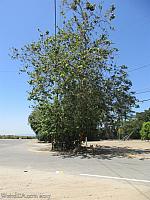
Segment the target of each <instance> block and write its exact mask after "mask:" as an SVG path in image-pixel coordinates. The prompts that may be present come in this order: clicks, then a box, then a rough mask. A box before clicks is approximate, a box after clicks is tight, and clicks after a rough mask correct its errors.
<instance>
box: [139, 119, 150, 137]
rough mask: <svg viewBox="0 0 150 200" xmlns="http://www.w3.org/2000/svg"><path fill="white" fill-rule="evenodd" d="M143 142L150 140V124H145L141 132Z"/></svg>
mask: <svg viewBox="0 0 150 200" xmlns="http://www.w3.org/2000/svg"><path fill="white" fill-rule="evenodd" d="M140 134H141V139H142V140H150V122H144V123H143V126H142V129H141V131H140Z"/></svg>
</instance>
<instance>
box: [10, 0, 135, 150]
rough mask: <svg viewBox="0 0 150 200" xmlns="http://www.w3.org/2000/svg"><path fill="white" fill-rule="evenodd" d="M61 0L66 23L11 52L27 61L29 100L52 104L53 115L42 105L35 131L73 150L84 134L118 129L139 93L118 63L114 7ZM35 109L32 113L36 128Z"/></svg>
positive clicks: (45, 104) (74, 0) (82, 1)
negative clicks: (113, 33)
mask: <svg viewBox="0 0 150 200" xmlns="http://www.w3.org/2000/svg"><path fill="white" fill-rule="evenodd" d="M62 2H63V6H64V7H63V11H62V13H61V14H62V16H63V19H64V22H63V24H64V25H63V28H62V29H60V28H59V27H58V28H57V34H56V36H53V35H52V36H50V35H49V33H48V31H47V32H46V33H45V34H43V33H40V38H39V40H38V41H37V42H33V43H31V44H29V45H25V46H24V48H22V49H21V51H19V50H18V49H15V48H14V49H13V56H12V57H13V58H14V59H20V60H21V61H22V62H23V64H24V67H23V70H22V71H24V72H26V73H27V74H28V76H29V84H30V86H31V90H30V92H29V100H32V101H33V102H35V103H36V104H37V105H38V106H39V105H42V106H43V107H47V105H48V107H50V114H49V115H47V114H45V112H46V111H44V112H43V111H41V109H43V108H40V111H38V114H37V115H40V117H39V118H38V119H40V118H42V120H41V119H40V120H39V121H40V122H39V121H38V122H37V124H39V125H37V124H36V125H35V126H36V129H37V128H38V130H35V131H38V134H39V133H40V132H41V130H42V132H44V134H46V135H47V134H48V135H51V138H53V139H52V140H53V141H54V142H55V143H57V144H58V145H59V144H60V143H63V145H64V146H63V147H65V148H66V149H71V148H74V147H75V146H77V145H80V144H81V140H82V139H81V136H82V137H85V136H88V135H91V134H92V133H93V132H95V131H97V130H98V128H103V129H104V131H105V132H106V133H109V134H110V131H111V132H114V133H115V132H116V130H117V128H118V127H119V125H120V123H122V121H123V120H124V119H126V118H127V116H128V114H129V113H130V112H131V108H132V106H133V105H134V104H135V97H134V94H133V93H132V92H130V89H131V86H132V84H131V81H129V80H128V75H127V72H126V69H127V67H126V66H124V65H123V66H117V65H116V64H115V61H114V57H115V55H116V53H117V51H118V50H117V49H116V48H115V47H113V43H112V41H111V40H110V39H109V30H112V29H113V27H112V26H111V21H112V20H113V19H114V18H115V14H114V12H115V6H114V5H112V6H111V7H110V8H109V9H108V10H104V8H103V6H102V4H92V3H91V2H90V1H88V0H69V1H68V0H63V1H62ZM66 9H67V11H68V12H67V16H69V19H68V17H67V16H66V15H65V10H66ZM46 110H47V108H46ZM34 112H37V111H36V110H35V111H33V113H32V114H33V115H32V114H31V116H30V118H29V121H30V122H31V125H32V127H34V125H33V124H34V118H36V114H35V113H34ZM48 113H49V111H48ZM49 116H50V117H49ZM35 121H36V120H35ZM51 127H53V128H52V130H51ZM39 129H40V132H39ZM45 131H46V132H45Z"/></svg>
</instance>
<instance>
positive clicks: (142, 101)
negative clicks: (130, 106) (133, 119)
mask: <svg viewBox="0 0 150 200" xmlns="http://www.w3.org/2000/svg"><path fill="white" fill-rule="evenodd" d="M146 101H150V99H144V100H140V101H138V102H139V103H144V102H146Z"/></svg>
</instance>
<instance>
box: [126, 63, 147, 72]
mask: <svg viewBox="0 0 150 200" xmlns="http://www.w3.org/2000/svg"><path fill="white" fill-rule="evenodd" d="M149 66H150V64H147V65H143V66H141V67H137V68H134V69H131V70H129V71H128V72H134V71H137V70H140V69H143V68H146V67H149Z"/></svg>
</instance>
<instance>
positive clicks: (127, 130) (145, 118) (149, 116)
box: [121, 109, 150, 139]
mask: <svg viewBox="0 0 150 200" xmlns="http://www.w3.org/2000/svg"><path fill="white" fill-rule="evenodd" d="M149 121H150V109H148V110H145V111H144V112H139V113H136V115H135V116H134V117H133V118H131V119H129V120H127V121H126V122H124V123H123V126H122V131H121V135H122V136H121V137H122V138H123V137H126V136H128V135H129V136H130V137H129V138H130V139H141V138H142V139H144V137H143V136H142V134H141V129H142V126H143V124H144V123H145V122H149ZM142 132H143V131H142ZM145 138H146V137H145Z"/></svg>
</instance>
